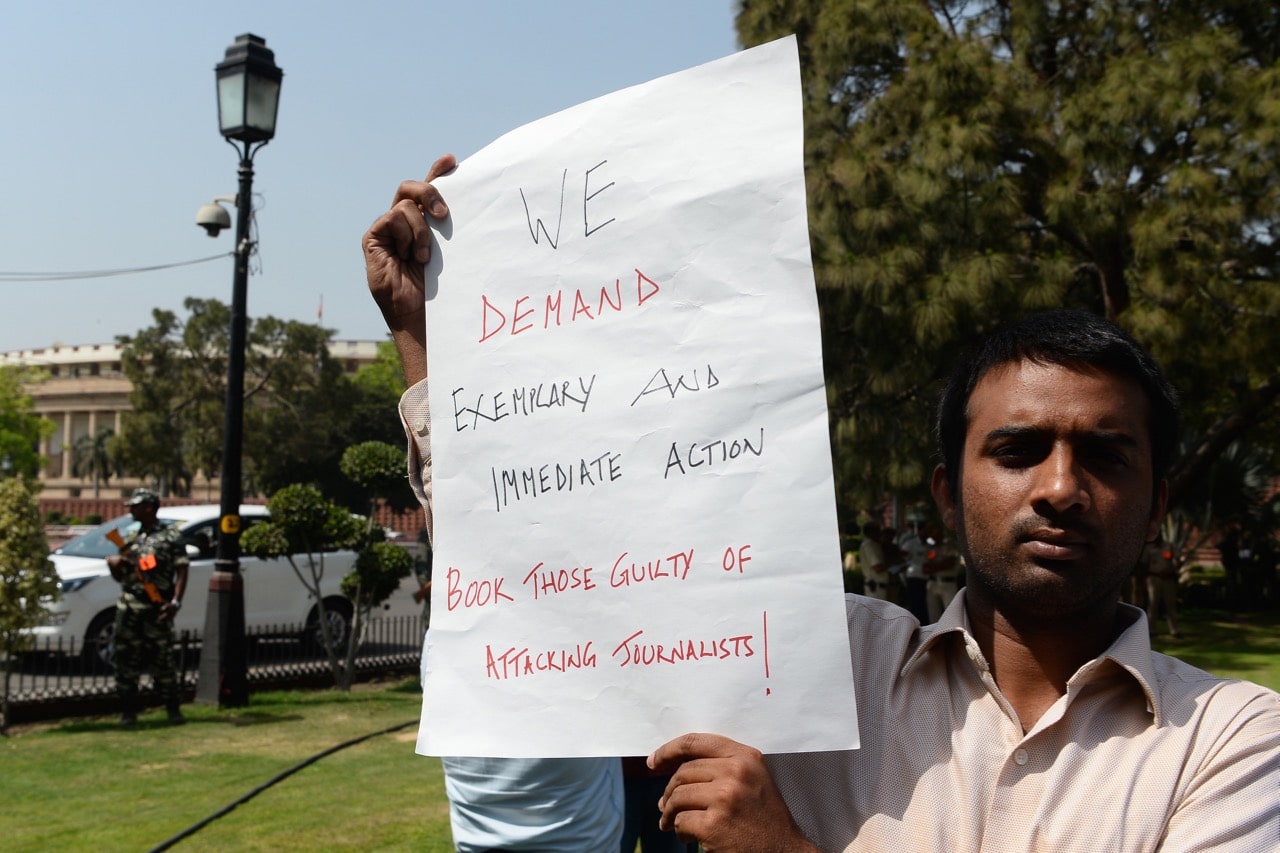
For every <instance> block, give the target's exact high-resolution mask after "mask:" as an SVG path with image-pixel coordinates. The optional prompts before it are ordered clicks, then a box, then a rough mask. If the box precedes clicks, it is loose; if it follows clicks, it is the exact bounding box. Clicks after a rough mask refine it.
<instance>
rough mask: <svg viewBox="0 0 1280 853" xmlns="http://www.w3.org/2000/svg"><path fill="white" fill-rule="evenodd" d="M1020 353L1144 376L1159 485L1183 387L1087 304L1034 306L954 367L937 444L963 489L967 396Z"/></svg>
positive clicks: (953, 482)
mask: <svg viewBox="0 0 1280 853" xmlns="http://www.w3.org/2000/svg"><path fill="white" fill-rule="evenodd" d="M1019 361H1030V362H1033V363H1035V364H1041V365H1058V366H1060V367H1066V368H1069V369H1076V370H1079V369H1089V370H1101V371H1105V372H1107V373H1111V374H1114V375H1116V376H1122V377H1124V378H1126V379H1132V380H1134V381H1135V382H1137V383H1138V385H1139V386H1140V387H1141V388H1142V390H1143V392H1144V393H1145V394H1146V395H1147V402H1148V404H1149V405H1148V420H1147V425H1148V429H1149V431H1150V433H1151V463H1152V470H1153V472H1154V475H1155V477H1154V482H1153V483H1152V486H1153V488H1155V487H1158V486H1159V484H1160V481H1161V480H1163V479H1164V476H1165V474H1166V473H1167V472H1168V470H1169V465H1170V463H1171V462H1172V461H1173V450H1174V446H1175V444H1176V442H1177V437H1178V395H1177V392H1175V391H1174V390H1173V386H1171V385H1170V384H1169V380H1167V379H1166V378H1165V376H1164V373H1163V372H1162V371H1161V370H1160V366H1159V365H1157V364H1156V362H1155V359H1153V358H1152V357H1151V355H1150V353H1148V352H1147V351H1146V350H1144V349H1143V348H1142V347H1141V346H1140V345H1139V344H1138V342H1137V341H1135V340H1134V339H1133V338H1132V337H1130V336H1129V334H1128V333H1126V332H1125V331H1124V330H1123V329H1121V328H1120V327H1119V326H1117V325H1115V324H1114V323H1112V322H1110V321H1109V320H1105V319H1103V318H1102V317H1099V316H1097V315H1095V314H1090V313H1089V312H1087V311H1072V310H1067V309H1060V310H1055V311H1045V312H1043V313H1040V314H1032V315H1031V316H1029V317H1024V318H1023V319H1021V320H1019V321H1017V322H1015V323H1012V324H1010V325H1007V326H1003V327H1001V328H999V329H996V330H995V331H994V332H992V333H991V334H990V335H988V336H987V337H986V338H985V339H984V340H982V341H981V342H980V343H979V344H978V345H977V346H976V347H975V348H974V349H973V350H972V351H971V352H970V353H969V355H968V356H967V357H966V358H964V359H963V360H962V361H961V362H960V363H959V364H958V365H957V366H956V369H955V370H954V371H953V372H952V374H951V378H950V379H949V380H948V381H947V384H946V387H945V388H943V391H942V397H941V399H940V400H939V403H938V424H937V433H938V450H939V452H941V454H942V464H943V465H945V466H946V469H947V482H948V484H949V485H950V486H951V492H952V494H953V495H956V494H957V486H958V485H959V477H960V457H961V454H962V452H963V450H964V437H965V432H966V431H967V430H968V426H969V417H968V408H969V397H970V395H972V394H973V389H974V388H975V387H977V385H978V382H979V381H980V380H981V379H982V377H983V376H985V375H986V374H987V372H988V371H990V370H991V369H992V368H993V367H999V366H1001V365H1004V364H1011V363H1014V362H1019Z"/></svg>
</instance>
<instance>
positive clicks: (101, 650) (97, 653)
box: [81, 610, 116, 672]
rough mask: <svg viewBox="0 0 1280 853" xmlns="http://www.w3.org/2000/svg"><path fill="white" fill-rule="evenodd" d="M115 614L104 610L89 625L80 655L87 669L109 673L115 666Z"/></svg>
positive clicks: (112, 611)
mask: <svg viewBox="0 0 1280 853" xmlns="http://www.w3.org/2000/svg"><path fill="white" fill-rule="evenodd" d="M115 639H116V612H115V611H114V610H104V611H102V612H101V613H99V614H98V615H97V616H95V617H93V621H92V622H90V623H89V630H88V631H86V632H85V634H84V648H83V649H82V650H81V655H82V656H83V657H84V662H85V665H86V666H87V667H89V668H90V669H93V670H101V671H105V672H111V671H112V670H113V669H114V668H115V666H114V664H115V657H116V648H115Z"/></svg>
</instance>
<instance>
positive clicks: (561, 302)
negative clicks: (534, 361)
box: [477, 270, 662, 343]
mask: <svg viewBox="0 0 1280 853" xmlns="http://www.w3.org/2000/svg"><path fill="white" fill-rule="evenodd" d="M635 272H636V293H635V303H634V307H636V308H639V307H640V306H641V305H643V304H644V303H646V302H648V301H649V300H650V299H651V298H653V296H654V295H655V294H656V293H657V292H658V291H659V290H661V289H662V288H660V287H659V286H658V284H657V282H655V281H654V280H653V279H651V278H649V277H648V276H647V275H645V274H644V273H642V272H640V270H636V271H635ZM568 295H569V296H570V298H571V299H572V302H573V304H572V306H570V307H568V308H567V309H566V306H565V296H566V291H564V290H557V291H555V292H554V293H548V294H547V295H546V296H544V297H541V300H542V304H541V306H540V307H539V305H538V301H537V298H535V297H533V296H520V297H517V298H516V300H515V302H514V303H513V304H512V306H511V309H510V313H509V314H508V313H507V312H506V311H504V310H502V309H501V308H499V307H498V306H497V305H494V304H493V302H491V301H490V300H489V297H488V296H486V295H485V294H483V293H482V294H480V340H479V341H477V343H484V342H485V341H487V340H489V339H490V338H492V337H493V336H494V335H496V334H498V333H499V332H501V331H502V330H504V329H509V330H510V333H511V334H512V335H513V336H514V335H520V334H523V333H525V332H529V331H533V330H534V329H536V328H538V321H539V320H541V324H542V325H541V328H543V329H550V328H551V327H552V326H556V327H559V326H561V325H563V324H565V323H576V322H578V321H579V320H583V319H586V320H596V319H598V318H600V317H601V316H603V315H604V313H605V309H606V308H608V309H610V310H612V311H613V312H614V313H615V314H620V313H622V311H623V309H624V308H626V307H631V306H632V303H631V302H630V296H628V297H627V300H624V298H623V295H622V279H620V278H617V279H614V281H613V286H612V288H610V286H609V285H605V286H604V287H602V288H600V295H599V298H598V299H596V298H594V297H593V295H592V294H590V293H584V292H583V291H582V289H581V288H578V289H576V290H574V291H573V292H572V293H571V294H568ZM593 303H594V306H595V307H594V308H593V307H592V304H593ZM565 310H568V311H569V316H568V317H567V318H566V317H565V316H564V311H565Z"/></svg>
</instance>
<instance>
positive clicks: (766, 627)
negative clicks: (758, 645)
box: [760, 610, 773, 696]
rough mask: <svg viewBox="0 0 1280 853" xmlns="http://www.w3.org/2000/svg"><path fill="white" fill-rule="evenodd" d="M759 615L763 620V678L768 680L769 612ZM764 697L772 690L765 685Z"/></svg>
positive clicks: (771, 693)
mask: <svg viewBox="0 0 1280 853" xmlns="http://www.w3.org/2000/svg"><path fill="white" fill-rule="evenodd" d="M760 615H761V616H762V617H763V619H764V630H763V632H762V633H763V635H764V677H765V678H768V677H769V612H768V611H767V610H766V611H761V613H760ZM764 695H766V696H771V695H773V690H772V689H771V688H770V687H768V686H767V685H766V686H765V688H764Z"/></svg>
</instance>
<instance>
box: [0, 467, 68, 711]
mask: <svg viewBox="0 0 1280 853" xmlns="http://www.w3.org/2000/svg"><path fill="white" fill-rule="evenodd" d="M33 482H34V481H32V480H28V479H27V478H25V477H6V478H4V479H3V480H0V652H3V658H4V698H3V709H2V712H0V729H3V728H4V727H5V726H7V725H8V720H9V674H10V667H11V666H12V664H13V660H14V657H15V655H16V654H17V653H18V652H19V651H21V650H23V649H25V648H27V647H28V646H29V645H30V642H31V635H30V634H28V633H26V632H27V631H29V630H30V629H31V628H34V627H36V626H37V625H39V624H40V623H41V622H42V621H43V619H44V616H45V614H46V613H47V612H48V611H47V603H48V602H49V601H50V600H52V599H55V598H57V597H58V575H57V573H56V572H55V571H54V568H53V563H52V562H50V561H49V544H48V542H47V540H46V539H45V536H44V524H43V522H42V521H41V519H40V507H39V504H38V502H37V500H36V488H37V487H36V486H34V485H33Z"/></svg>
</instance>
